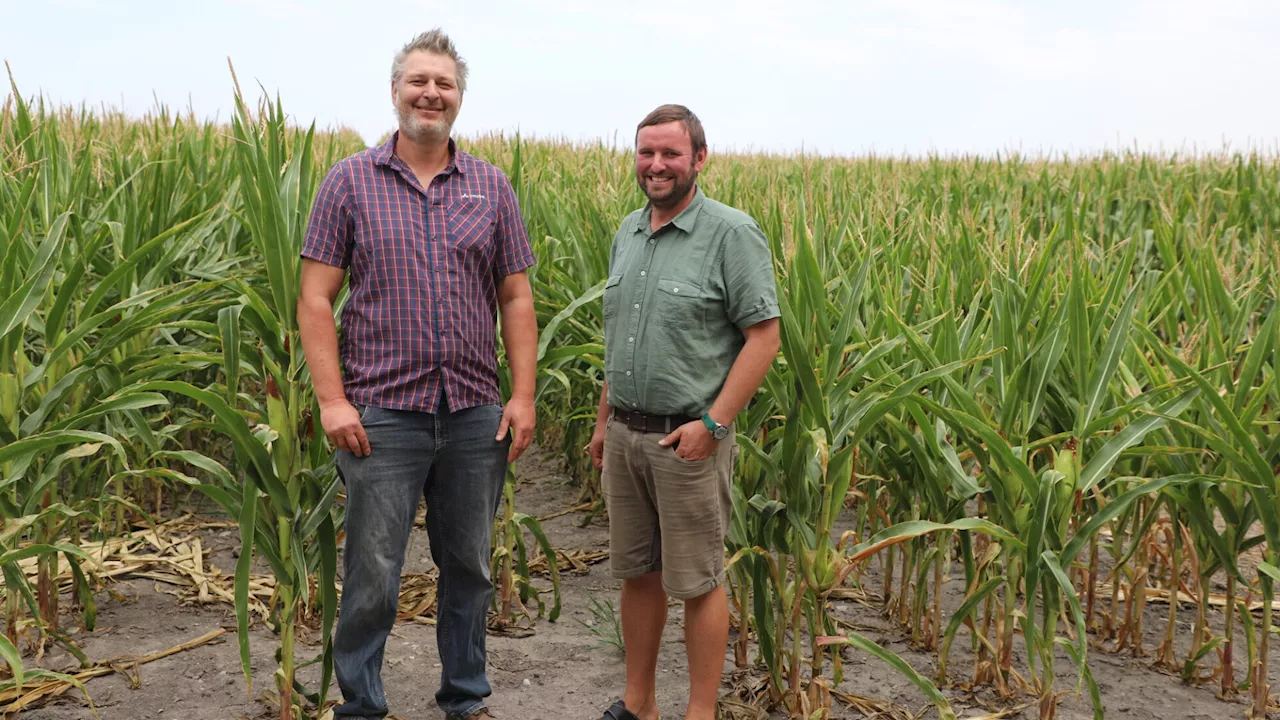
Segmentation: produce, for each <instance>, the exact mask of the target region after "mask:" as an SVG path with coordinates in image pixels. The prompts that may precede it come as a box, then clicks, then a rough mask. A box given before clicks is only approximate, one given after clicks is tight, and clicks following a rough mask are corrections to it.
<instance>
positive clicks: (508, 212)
mask: <svg viewBox="0 0 1280 720" xmlns="http://www.w3.org/2000/svg"><path fill="white" fill-rule="evenodd" d="M501 179H502V181H501V182H500V183H499V184H498V194H499V199H498V221H497V226H496V235H495V237H494V245H495V246H496V248H497V251H496V254H495V256H494V273H496V275H497V278H498V279H499V280H501V279H502V278H504V277H506V276H508V275H512V274H514V273H518V272H520V271H521V270H527V269H528V268H530V267H532V266H533V264H534V262H535V258H534V256H533V248H532V247H530V246H529V233H528V231H527V230H525V227H524V217H523V216H522V215H521V214H520V202H519V201H518V200H517V199H516V193H515V190H514V189H513V188H512V187H511V181H510V180H508V179H507V178H506V176H505V175H503V176H502V178H501Z"/></svg>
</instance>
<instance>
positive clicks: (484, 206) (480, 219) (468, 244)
mask: <svg viewBox="0 0 1280 720" xmlns="http://www.w3.org/2000/svg"><path fill="white" fill-rule="evenodd" d="M448 218H449V220H448V222H449V244H451V245H453V246H454V247H456V248H458V249H460V250H467V251H474V252H483V253H489V252H491V251H492V249H493V229H494V225H495V224H496V223H497V218H498V213H497V210H496V209H495V208H494V206H493V204H492V203H490V202H488V201H487V200H481V199H478V198H463V199H462V200H460V201H458V202H456V203H452V204H451V205H450V206H449V213H448Z"/></svg>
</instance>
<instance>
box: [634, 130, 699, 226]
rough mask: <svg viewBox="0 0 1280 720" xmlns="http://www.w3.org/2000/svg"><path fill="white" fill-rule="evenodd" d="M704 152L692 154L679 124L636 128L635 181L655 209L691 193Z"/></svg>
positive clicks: (686, 134) (677, 202) (690, 145)
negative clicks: (638, 130) (637, 130)
mask: <svg viewBox="0 0 1280 720" xmlns="http://www.w3.org/2000/svg"><path fill="white" fill-rule="evenodd" d="M706 161H707V150H706V148H702V149H701V150H699V151H698V152H697V153H695V152H694V151H693V141H692V140H691V139H690V138H689V131H688V130H687V129H686V128H685V126H684V123H682V122H678V121H676V122H668V123H662V124H659V125H650V126H648V127H643V128H640V132H638V133H637V134H636V182H638V183H639V184H640V189H641V190H643V191H644V194H645V197H648V198H649V202H651V203H653V206H654V207H657V208H672V207H675V206H677V205H679V204H680V203H681V202H683V201H684V200H685V199H686V198H688V197H689V196H690V195H691V194H692V193H693V187H694V184H695V183H696V182H697V180H698V173H699V172H701V171H702V166H703V164H704V163H706Z"/></svg>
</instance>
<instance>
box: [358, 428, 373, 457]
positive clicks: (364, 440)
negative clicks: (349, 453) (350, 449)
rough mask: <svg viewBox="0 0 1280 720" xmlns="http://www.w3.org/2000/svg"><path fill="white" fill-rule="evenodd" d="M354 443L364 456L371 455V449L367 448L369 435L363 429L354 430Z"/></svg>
mask: <svg viewBox="0 0 1280 720" xmlns="http://www.w3.org/2000/svg"><path fill="white" fill-rule="evenodd" d="M356 442H358V443H359V444H360V449H361V450H363V451H364V454H365V455H372V454H373V449H372V448H370V447H369V434H368V433H366V432H365V431H364V427H357V428H356Z"/></svg>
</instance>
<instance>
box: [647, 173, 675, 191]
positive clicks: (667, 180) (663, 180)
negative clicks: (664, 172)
mask: <svg viewBox="0 0 1280 720" xmlns="http://www.w3.org/2000/svg"><path fill="white" fill-rule="evenodd" d="M645 181H646V182H648V183H649V185H651V186H653V187H659V188H664V187H667V186H669V185H671V183H673V182H675V178H672V177H665V176H658V175H648V176H646V177H645Z"/></svg>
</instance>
